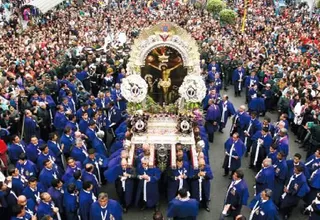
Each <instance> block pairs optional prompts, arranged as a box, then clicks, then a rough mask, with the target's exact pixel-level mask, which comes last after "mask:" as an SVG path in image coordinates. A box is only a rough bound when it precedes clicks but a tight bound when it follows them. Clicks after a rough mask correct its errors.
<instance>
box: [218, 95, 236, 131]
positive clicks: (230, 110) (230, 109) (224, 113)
mask: <svg viewBox="0 0 320 220" xmlns="http://www.w3.org/2000/svg"><path fill="white" fill-rule="evenodd" d="M219 108H220V111H221V120H220V122H219V132H221V133H223V131H222V129H223V128H225V127H226V124H227V122H228V118H229V117H230V116H232V115H234V114H235V113H236V111H235V109H234V106H233V104H232V103H231V102H230V101H229V97H228V96H227V95H224V96H223V97H222V100H221V101H220V102H219Z"/></svg>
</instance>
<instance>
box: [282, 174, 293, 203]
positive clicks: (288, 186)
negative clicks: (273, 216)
mask: <svg viewBox="0 0 320 220" xmlns="http://www.w3.org/2000/svg"><path fill="white" fill-rule="evenodd" d="M294 179H295V177H294V175H292V176H291V178H290V181H289V183H288V185H287V189H288V190H289V188H290V185H291V183H292V181H293V180H294ZM286 195H287V193H286V192H285V193H283V194H282V199H284V197H286Z"/></svg>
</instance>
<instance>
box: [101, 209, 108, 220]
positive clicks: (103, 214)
mask: <svg viewBox="0 0 320 220" xmlns="http://www.w3.org/2000/svg"><path fill="white" fill-rule="evenodd" d="M100 214H101V219H102V220H106V219H107V215H108V210H106V211H104V212H102V211H101V212H100Z"/></svg>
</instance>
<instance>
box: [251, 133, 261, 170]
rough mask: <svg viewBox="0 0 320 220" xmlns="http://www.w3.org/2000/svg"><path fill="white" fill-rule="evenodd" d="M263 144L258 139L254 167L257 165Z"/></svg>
mask: <svg viewBox="0 0 320 220" xmlns="http://www.w3.org/2000/svg"><path fill="white" fill-rule="evenodd" d="M261 143H262V142H261V139H258V144H257V148H256V154H255V155H254V161H253V165H254V166H255V165H257V161H258V156H259V151H260V147H261Z"/></svg>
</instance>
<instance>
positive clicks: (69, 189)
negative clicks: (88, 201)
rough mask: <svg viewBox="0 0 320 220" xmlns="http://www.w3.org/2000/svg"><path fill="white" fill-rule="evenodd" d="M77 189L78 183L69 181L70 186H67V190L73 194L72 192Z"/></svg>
mask: <svg viewBox="0 0 320 220" xmlns="http://www.w3.org/2000/svg"><path fill="white" fill-rule="evenodd" d="M76 191H77V187H76V184H74V183H69V184H68V186H67V192H68V193H70V194H72V193H75V192H76Z"/></svg>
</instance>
